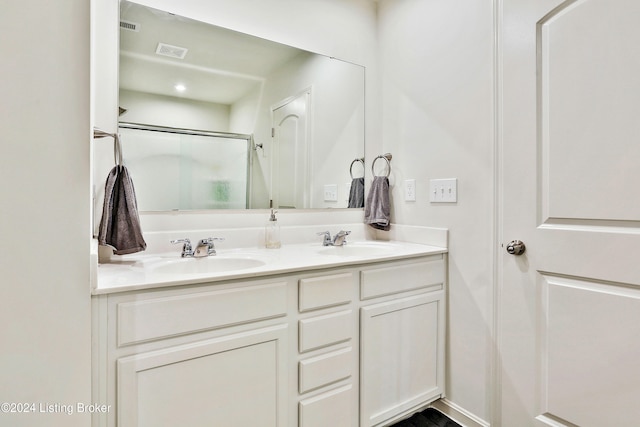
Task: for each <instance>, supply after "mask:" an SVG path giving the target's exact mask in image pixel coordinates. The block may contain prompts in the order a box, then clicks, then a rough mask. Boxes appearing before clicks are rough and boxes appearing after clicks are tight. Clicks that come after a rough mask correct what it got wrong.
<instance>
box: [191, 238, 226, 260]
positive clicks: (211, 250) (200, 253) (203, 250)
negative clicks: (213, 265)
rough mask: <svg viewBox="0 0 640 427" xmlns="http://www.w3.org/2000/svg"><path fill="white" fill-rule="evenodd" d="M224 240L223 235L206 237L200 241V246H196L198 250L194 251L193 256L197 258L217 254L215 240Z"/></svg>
mask: <svg viewBox="0 0 640 427" xmlns="http://www.w3.org/2000/svg"><path fill="white" fill-rule="evenodd" d="M216 240H219V241H222V240H224V238H223V237H207V238H206V239H202V240H200V242H198V246H196V250H195V251H194V253H193V256H194V257H196V258H200V257H205V256H212V255H215V254H216V247H215V245H214V244H213V242H214V241H216Z"/></svg>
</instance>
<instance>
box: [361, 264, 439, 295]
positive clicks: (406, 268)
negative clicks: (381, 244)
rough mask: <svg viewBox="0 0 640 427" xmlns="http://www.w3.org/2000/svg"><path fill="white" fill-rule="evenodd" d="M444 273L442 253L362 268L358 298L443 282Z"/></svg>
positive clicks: (394, 292)
mask: <svg viewBox="0 0 640 427" xmlns="http://www.w3.org/2000/svg"><path fill="white" fill-rule="evenodd" d="M444 275H445V270H444V259H443V257H442V255H438V256H437V257H434V258H429V259H426V260H423V261H418V262H414V263H411V264H403V265H395V266H390V267H385V268H375V269H371V270H364V271H361V272H360V279H361V281H360V299H361V300H366V299H369V298H375V297H379V296H383V295H390V294H397V293H400V292H405V291H411V290H414V289H420V288H426V287H429V286H433V285H438V284H443V283H444V279H445V277H444Z"/></svg>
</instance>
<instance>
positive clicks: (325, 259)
mask: <svg viewBox="0 0 640 427" xmlns="http://www.w3.org/2000/svg"><path fill="white" fill-rule="evenodd" d="M446 252H447V249H446V248H443V247H438V246H429V245H423V244H417V243H405V242H399V241H377V240H367V241H360V242H349V244H348V245H346V246H344V247H338V246H336V247H331V246H327V247H324V246H322V245H321V244H319V243H317V242H316V243H303V244H291V245H283V246H282V247H281V248H279V249H258V248H256V249H251V248H245V249H219V250H218V255H215V256H210V257H204V258H181V257H180V251H179V250H176V251H175V252H171V253H161V254H145V253H141V254H132V255H124V256H121V257H118V259H117V260H116V261H112V262H109V263H106V264H99V265H98V268H97V286H96V287H95V288H94V289H93V291H92V293H93V294H94V295H99V294H109V293H116V292H125V291H132V290H144V289H154V288H161V287H167V286H177V285H185V284H197V283H208V282H216V281H222V280H231V279H246V278H258V277H261V276H268V275H273V274H283V273H290V272H299V271H305V270H316V269H323V268H333V267H343V266H348V265H358V264H369V263H377V262H381V261H391V260H399V259H406V258H413V257H418V256H425V255H434V254H442V253H446Z"/></svg>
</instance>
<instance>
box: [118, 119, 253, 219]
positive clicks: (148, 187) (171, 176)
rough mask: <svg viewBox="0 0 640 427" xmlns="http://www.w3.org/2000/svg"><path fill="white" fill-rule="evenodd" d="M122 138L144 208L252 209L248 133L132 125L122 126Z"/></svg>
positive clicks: (167, 209) (138, 201) (139, 205)
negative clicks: (249, 204)
mask: <svg viewBox="0 0 640 427" xmlns="http://www.w3.org/2000/svg"><path fill="white" fill-rule="evenodd" d="M119 134H120V138H121V139H122V141H123V142H122V148H123V151H126V152H127V167H128V169H129V172H130V173H131V175H133V176H136V177H137V179H136V184H135V185H136V193H137V203H138V209H139V210H141V211H169V210H202V209H245V208H247V205H248V202H249V182H250V177H249V174H250V168H249V159H250V157H249V156H250V154H249V153H250V149H251V146H250V143H251V137H250V136H249V135H240V134H230V133H221V132H218V133H214V132H198V131H192V130H185V129H174V128H163V127H157V126H144V125H137V124H133V123H120V127H119ZM159 189H161V191H158V190H159Z"/></svg>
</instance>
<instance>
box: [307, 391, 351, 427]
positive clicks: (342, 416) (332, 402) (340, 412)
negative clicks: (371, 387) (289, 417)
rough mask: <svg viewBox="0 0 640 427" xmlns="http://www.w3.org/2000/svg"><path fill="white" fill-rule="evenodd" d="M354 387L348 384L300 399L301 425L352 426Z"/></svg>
mask: <svg viewBox="0 0 640 427" xmlns="http://www.w3.org/2000/svg"><path fill="white" fill-rule="evenodd" d="M352 402H353V387H352V386H351V385H347V386H344V387H340V388H337V389H335V390H331V391H328V392H326V393H323V394H321V395H319V396H315V397H311V398H309V399H304V400H302V401H300V405H299V411H300V415H299V417H300V427H327V426H336V427H338V426H351V425H354V423H353V421H354V420H353V413H352V410H353V406H354V405H353V403H352Z"/></svg>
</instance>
